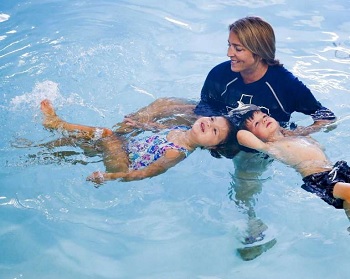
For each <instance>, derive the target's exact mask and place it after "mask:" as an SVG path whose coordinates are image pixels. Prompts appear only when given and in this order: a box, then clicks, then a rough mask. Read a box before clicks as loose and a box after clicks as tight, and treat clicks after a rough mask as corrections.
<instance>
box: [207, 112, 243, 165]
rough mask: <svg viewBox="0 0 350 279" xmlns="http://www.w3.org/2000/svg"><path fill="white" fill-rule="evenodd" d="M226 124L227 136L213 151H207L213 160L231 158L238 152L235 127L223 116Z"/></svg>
mask: <svg viewBox="0 0 350 279" xmlns="http://www.w3.org/2000/svg"><path fill="white" fill-rule="evenodd" d="M223 117H224V118H225V119H226V123H227V124H228V134H227V137H226V139H225V140H224V141H223V142H221V143H220V144H218V145H217V146H216V147H215V149H208V150H209V153H210V155H211V156H213V157H215V158H221V157H226V158H233V157H234V156H235V155H236V154H237V153H238V152H239V151H240V149H239V145H238V141H237V132H238V130H237V126H236V125H235V123H233V122H232V121H231V118H230V117H229V116H223Z"/></svg>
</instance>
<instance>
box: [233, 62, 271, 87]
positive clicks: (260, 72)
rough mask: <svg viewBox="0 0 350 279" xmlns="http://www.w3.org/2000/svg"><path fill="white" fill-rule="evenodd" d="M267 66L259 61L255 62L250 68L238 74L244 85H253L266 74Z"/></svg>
mask: <svg viewBox="0 0 350 279" xmlns="http://www.w3.org/2000/svg"><path fill="white" fill-rule="evenodd" d="M268 67H269V66H268V65H267V64H265V63H262V62H261V61H259V62H257V64H256V65H254V66H253V67H252V68H250V69H247V70H245V71H242V72H240V74H241V76H242V79H243V82H244V83H245V84H249V83H253V82H255V81H258V80H259V79H261V78H262V77H263V76H264V75H265V73H266V72H267V69H268Z"/></svg>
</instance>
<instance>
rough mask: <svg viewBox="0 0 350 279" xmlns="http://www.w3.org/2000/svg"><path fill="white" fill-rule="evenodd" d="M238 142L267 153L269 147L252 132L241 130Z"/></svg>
mask: <svg viewBox="0 0 350 279" xmlns="http://www.w3.org/2000/svg"><path fill="white" fill-rule="evenodd" d="M237 140H238V143H239V144H240V145H243V146H245V147H248V148H251V149H255V150H257V151H261V152H264V153H267V151H268V145H267V144H266V143H265V142H263V141H262V140H260V139H258V138H257V137H256V136H255V135H254V134H253V133H252V132H249V131H247V130H239V131H238V133H237Z"/></svg>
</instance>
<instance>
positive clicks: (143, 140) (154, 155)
mask: <svg viewBox="0 0 350 279" xmlns="http://www.w3.org/2000/svg"><path fill="white" fill-rule="evenodd" d="M174 129H181V130H189V129H190V128H189V127H186V126H176V127H174V128H172V129H166V130H164V131H162V132H161V133H158V134H156V135H151V136H146V137H138V138H131V139H130V141H129V143H128V144H127V152H128V153H129V159H130V167H129V168H130V169H133V170H137V169H141V168H144V167H147V166H148V165H150V164H151V163H153V162H155V161H156V160H158V159H159V158H160V157H162V156H163V155H164V153H165V152H166V151H167V150H168V149H176V150H178V151H180V152H183V153H184V154H185V156H186V157H187V156H188V155H189V154H190V151H189V150H187V149H186V148H184V147H181V146H178V145H175V144H174V143H172V142H169V141H168V140H167V138H166V137H167V135H168V133H169V132H170V131H172V130H174Z"/></svg>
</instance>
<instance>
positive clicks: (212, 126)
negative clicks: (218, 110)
mask: <svg viewBox="0 0 350 279" xmlns="http://www.w3.org/2000/svg"><path fill="white" fill-rule="evenodd" d="M192 131H193V133H194V135H195V137H196V141H197V143H198V144H199V145H200V146H203V147H214V146H216V145H218V144H221V143H222V142H223V141H225V139H226V138H227V136H228V133H229V126H228V123H227V120H226V119H225V118H224V117H215V116H213V117H201V118H199V119H198V120H197V121H196V122H195V123H194V124H193V126H192Z"/></svg>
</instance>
